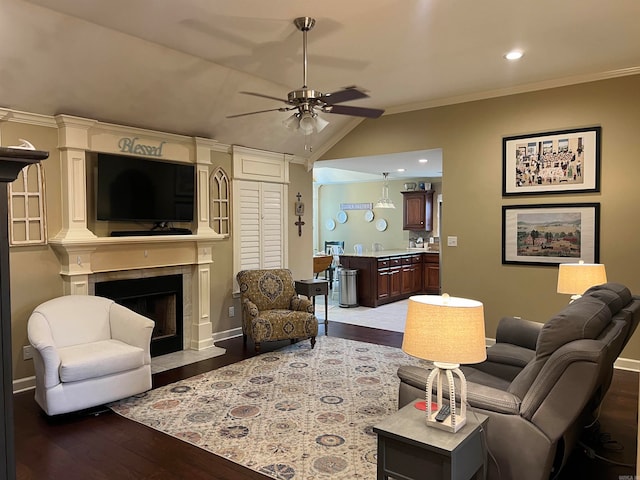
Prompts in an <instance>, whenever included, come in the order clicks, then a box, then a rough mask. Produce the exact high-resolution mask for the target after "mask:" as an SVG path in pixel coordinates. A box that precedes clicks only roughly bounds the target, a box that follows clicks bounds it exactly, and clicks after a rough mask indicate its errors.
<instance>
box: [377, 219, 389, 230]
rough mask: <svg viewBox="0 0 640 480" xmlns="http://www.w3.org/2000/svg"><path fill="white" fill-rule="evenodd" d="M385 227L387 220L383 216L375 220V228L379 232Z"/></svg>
mask: <svg viewBox="0 0 640 480" xmlns="http://www.w3.org/2000/svg"><path fill="white" fill-rule="evenodd" d="M386 229H387V221H386V220H385V219H384V218H381V219H380V220H378V221H377V222H376V230H378V231H379V232H384V231H385V230H386Z"/></svg>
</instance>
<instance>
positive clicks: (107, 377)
mask: <svg viewBox="0 0 640 480" xmlns="http://www.w3.org/2000/svg"><path fill="white" fill-rule="evenodd" d="M154 325H155V324H154V322H153V321H152V320H150V319H148V318H146V317H143V316H142V315H139V314H137V313H135V312H133V311H132V310H129V309H128V308H125V307H123V306H121V305H119V304H117V303H115V302H114V301H113V300H110V299H107V298H103V297H96V296H90V295H67V296H64V297H58V298H54V299H53V300H49V301H47V302H44V303H43V304H41V305H39V306H38V307H36V309H35V310H34V311H33V313H32V314H31V317H29V322H28V325H27V331H28V336H29V342H30V343H31V345H32V346H33V348H34V352H33V361H34V365H35V370H36V394H35V398H36V402H38V404H39V405H40V407H42V409H43V410H44V411H45V412H46V413H47V415H58V414H61V413H68V412H73V411H77V410H83V409H86V408H90V407H95V406H97V405H102V404H105V403H108V402H112V401H115V400H120V399H122V398H126V397H129V396H131V395H135V394H138V393H142V392H145V391H147V390H149V389H150V388H151V353H150V345H151V334H152V332H153V327H154Z"/></svg>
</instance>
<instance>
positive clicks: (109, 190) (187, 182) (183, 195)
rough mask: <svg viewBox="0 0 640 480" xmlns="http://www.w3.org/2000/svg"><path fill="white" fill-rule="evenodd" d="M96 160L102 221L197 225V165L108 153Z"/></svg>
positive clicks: (99, 217)
mask: <svg viewBox="0 0 640 480" xmlns="http://www.w3.org/2000/svg"><path fill="white" fill-rule="evenodd" d="M96 158H97V164H98V165H97V172H98V173H97V192H96V193H97V195H96V197H97V198H96V207H97V208H96V210H97V212H96V213H97V215H96V218H97V219H98V220H112V221H133V222H153V223H155V224H161V223H165V222H191V221H193V204H194V191H195V188H194V183H195V167H194V166H193V165H189V164H184V163H173V162H164V161H157V160H148V159H146V158H139V157H127V156H123V155H111V154H105V153H98V154H97V156H96Z"/></svg>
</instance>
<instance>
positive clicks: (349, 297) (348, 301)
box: [338, 268, 358, 307]
mask: <svg viewBox="0 0 640 480" xmlns="http://www.w3.org/2000/svg"><path fill="white" fill-rule="evenodd" d="M357 274H358V271H357V270H350V269H348V268H341V269H340V270H339V271H338V275H339V276H338V278H339V282H340V299H339V302H340V303H339V305H340V306H341V307H357V306H358V291H357V290H356V276H357Z"/></svg>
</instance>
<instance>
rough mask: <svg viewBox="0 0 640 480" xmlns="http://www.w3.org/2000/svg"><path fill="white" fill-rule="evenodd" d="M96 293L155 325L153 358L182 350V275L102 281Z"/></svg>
mask: <svg viewBox="0 0 640 480" xmlns="http://www.w3.org/2000/svg"><path fill="white" fill-rule="evenodd" d="M95 291H96V295H99V296H102V297H107V298H111V299H113V300H115V301H116V302H117V303H119V304H120V305H122V306H124V307H127V308H129V309H131V310H133V311H134V312H137V313H139V314H140V315H144V316H145V317H148V318H150V319H151V320H153V321H154V322H155V327H154V328H153V334H152V337H151V355H152V356H157V355H163V354H165V353H170V352H176V351H179V350H182V342H183V334H182V331H183V330H182V323H183V301H182V275H165V276H161V277H148V278H135V279H130V280H113V281H108V282H100V283H96V286H95Z"/></svg>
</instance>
